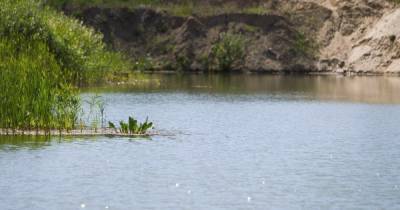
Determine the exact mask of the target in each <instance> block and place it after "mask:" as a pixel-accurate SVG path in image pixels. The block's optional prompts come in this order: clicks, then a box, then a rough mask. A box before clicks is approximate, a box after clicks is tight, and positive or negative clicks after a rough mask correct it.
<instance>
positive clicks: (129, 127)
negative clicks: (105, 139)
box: [109, 117, 153, 135]
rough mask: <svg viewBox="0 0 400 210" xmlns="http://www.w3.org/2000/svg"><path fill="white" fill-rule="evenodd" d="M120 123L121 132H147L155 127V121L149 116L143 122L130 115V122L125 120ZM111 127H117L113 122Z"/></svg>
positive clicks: (110, 123) (110, 124)
mask: <svg viewBox="0 0 400 210" xmlns="http://www.w3.org/2000/svg"><path fill="white" fill-rule="evenodd" d="M119 125H120V129H119V131H120V133H123V134H140V135H142V134H146V132H147V131H148V130H149V129H151V128H153V123H152V122H149V120H148V118H146V121H145V122H143V123H139V122H138V121H137V120H136V119H135V118H133V117H129V119H128V123H126V122H124V121H120V122H119ZM109 128H112V129H116V127H115V125H114V124H113V123H112V122H109Z"/></svg>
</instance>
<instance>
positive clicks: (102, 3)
mask: <svg viewBox="0 0 400 210" xmlns="http://www.w3.org/2000/svg"><path fill="white" fill-rule="evenodd" d="M47 3H48V4H49V5H50V6H52V7H55V8H58V9H61V8H63V7H65V6H70V7H72V8H83V7H92V6H96V7H109V8H114V7H128V8H137V7H142V6H145V7H150V8H153V9H161V10H165V11H167V12H168V13H170V14H172V15H175V16H183V17H186V16H191V15H199V16H208V15H218V14H226V13H246V14H266V13H267V12H268V9H266V8H264V7H263V6H262V5H256V4H254V5H253V4H249V5H248V6H244V7H243V6H239V5H238V4H236V3H232V2H231V3H223V4H219V5H211V4H210V3H207V2H202V1H195V0H177V1H173V2H171V1H169V2H168V0H48V1H47Z"/></svg>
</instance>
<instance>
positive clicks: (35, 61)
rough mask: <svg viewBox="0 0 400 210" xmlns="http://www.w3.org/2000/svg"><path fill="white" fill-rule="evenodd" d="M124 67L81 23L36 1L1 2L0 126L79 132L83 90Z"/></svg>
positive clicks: (91, 31) (124, 64)
mask: <svg viewBox="0 0 400 210" xmlns="http://www.w3.org/2000/svg"><path fill="white" fill-rule="evenodd" d="M124 68H128V63H127V62H126V61H125V60H124V58H123V57H122V56H121V55H120V54H118V53H114V52H110V51H107V50H106V47H105V45H104V44H103V42H102V36H101V35H100V34H98V33H96V32H95V31H94V30H92V29H90V28H87V27H85V26H83V25H82V23H81V22H79V21H77V20H75V19H71V18H68V17H66V16H64V15H63V14H61V13H58V12H56V11H54V10H53V9H50V8H48V7H46V6H43V4H42V3H41V2H39V1H36V0H1V1H0V90H1V91H0V128H4V129H22V130H30V129H37V130H39V129H45V130H50V129H60V130H61V129H67V130H68V129H73V128H75V126H76V123H77V120H78V114H79V110H80V98H79V97H78V91H77V87H80V86H83V85H87V84H92V83H96V82H99V81H100V80H102V79H103V78H104V77H105V74H107V73H108V72H112V71H116V70H117V69H118V70H121V69H124Z"/></svg>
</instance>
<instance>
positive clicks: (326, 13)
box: [66, 0, 400, 73]
mask: <svg viewBox="0 0 400 210" xmlns="http://www.w3.org/2000/svg"><path fill="white" fill-rule="evenodd" d="M227 1H229V3H232V2H233V3H237V4H238V5H239V6H240V7H246V6H249V5H251V6H253V7H254V6H255V5H256V6H257V8H261V9H262V11H261V12H257V13H243V12H238V13H235V12H229V13H226V14H215V15H201V14H194V15H192V16H189V17H179V16H174V15H170V14H169V13H168V12H165V11H162V10H157V9H149V8H145V7H143V8H136V9H128V8H99V7H91V8H85V9H82V11H81V12H80V15H79V17H80V18H82V19H83V20H84V22H85V23H87V24H89V25H92V26H94V27H95V28H96V29H98V30H100V31H101V32H103V34H104V36H105V40H106V41H107V43H109V44H110V46H112V47H113V48H115V49H118V50H121V51H123V52H125V53H126V54H128V55H130V56H131V57H132V58H140V57H151V59H152V61H153V62H154V63H155V64H156V68H158V69H183V70H207V66H206V65H205V63H206V62H204V61H205V60H206V59H207V56H209V55H210V52H211V48H212V46H213V44H215V43H216V42H217V41H218V39H219V38H220V34H221V33H226V32H227V33H231V34H242V35H243V37H245V38H246V45H245V51H246V56H245V58H244V60H243V61H242V62H238V63H237V65H235V66H236V67H235V69H233V70H248V71H273V72H282V71H286V72H293V71H307V72H308V71H312V72H339V73H342V72H356V73H397V72H400V39H399V37H400V8H399V7H398V5H396V4H394V3H392V2H390V1H387V0H265V1H262V0H259V1H257V0H254V1H240V0H224V1H214V3H215V4H219V5H221V4H224V3H226V2H227ZM211 2H213V1H211ZM216 6H218V5H216ZM66 12H67V13H71V11H70V10H68V9H67V10H66Z"/></svg>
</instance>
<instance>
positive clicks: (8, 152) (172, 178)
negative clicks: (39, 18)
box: [0, 75, 400, 209]
mask: <svg viewBox="0 0 400 210" xmlns="http://www.w3.org/2000/svg"><path fill="white" fill-rule="evenodd" d="M151 79H152V80H154V81H158V82H154V83H152V84H150V85H149V84H148V85H146V86H142V87H140V88H132V87H127V88H122V89H115V88H106V89H103V90H97V91H101V92H103V94H104V97H105V99H106V101H107V102H108V104H109V106H108V107H107V110H106V111H107V118H108V119H109V120H112V121H118V120H121V119H125V118H126V115H129V114H133V115H135V116H137V117H138V118H139V119H144V118H145V117H146V116H149V118H150V119H152V120H153V121H154V122H155V124H156V126H157V129H159V130H163V131H166V132H168V133H172V134H173V135H168V136H157V137H153V138H152V139H140V138H139V139H126V138H87V139H84V138H79V139H77V138H61V139H60V138H52V139H32V138H10V137H8V138H5V137H0V168H1V169H0V172H1V173H0V209H81V205H82V204H84V206H85V209H106V207H108V209H399V208H400V199H399V197H400V176H399V174H400V152H399V151H400V141H399V136H400V130H399V129H398V127H399V119H400V106H399V105H398V103H399V102H400V95H399V94H398V93H400V92H399V90H400V78H397V77H352V78H348V77H327V76H318V77H309V76H295V77H282V76H267V75H266V76H260V78H257V77H253V76H252V75H247V76H243V75H242V76H239V75H231V76H222V75H220V76H216V75H212V76H210V75H183V76H179V75H152V78H151ZM324 83H325V85H324ZM368 90H369V91H368ZM87 94H89V93H85V94H84V96H86V95H87Z"/></svg>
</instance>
